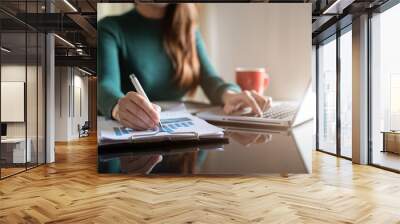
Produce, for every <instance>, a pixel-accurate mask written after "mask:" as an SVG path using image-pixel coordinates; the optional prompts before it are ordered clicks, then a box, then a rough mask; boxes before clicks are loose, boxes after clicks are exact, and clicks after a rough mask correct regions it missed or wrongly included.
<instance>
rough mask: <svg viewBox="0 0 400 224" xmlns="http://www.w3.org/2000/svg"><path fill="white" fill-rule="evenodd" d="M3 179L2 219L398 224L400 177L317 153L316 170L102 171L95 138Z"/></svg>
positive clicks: (68, 146)
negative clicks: (254, 173)
mask: <svg viewBox="0 0 400 224" xmlns="http://www.w3.org/2000/svg"><path fill="white" fill-rule="evenodd" d="M56 156H57V162H56V163H55V164H51V165H48V166H42V167H39V168H36V169H33V170H30V171H28V172H26V173H22V174H19V175H17V176H14V177H10V178H8V179H5V180H3V181H0V223H43V222H48V223H374V224H375V223H385V224H386V223H400V200H399V199H400V175H399V174H395V173H391V172H387V171H383V170H380V169H377V168H373V167H368V166H358V165H352V164H351V163H350V162H349V161H347V160H343V159H337V158H335V157H332V156H329V155H326V154H323V153H317V152H315V153H314V162H313V174H310V175H293V176H289V177H288V178H285V177H281V176H279V175H271V176H267V177H241V178H238V177H237V178H232V177H230V178H221V177H219V178H216V177H214V178H211V177H209V178H207V177H193V178H186V177H185V178H173V177H170V178H145V177H130V176H124V175H99V174H97V172H96V141H95V139H94V138H87V139H85V140H82V141H80V142H73V143H70V144H58V145H57V154H56Z"/></svg>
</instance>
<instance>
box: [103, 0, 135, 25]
mask: <svg viewBox="0 0 400 224" xmlns="http://www.w3.org/2000/svg"><path fill="white" fill-rule="evenodd" d="M133 7H134V4H133V1H132V3H97V21H99V20H101V19H102V18H104V17H106V16H113V15H120V14H123V13H125V12H127V11H129V10H131V9H132V8H133Z"/></svg>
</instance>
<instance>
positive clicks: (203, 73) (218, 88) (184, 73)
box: [97, 3, 270, 130]
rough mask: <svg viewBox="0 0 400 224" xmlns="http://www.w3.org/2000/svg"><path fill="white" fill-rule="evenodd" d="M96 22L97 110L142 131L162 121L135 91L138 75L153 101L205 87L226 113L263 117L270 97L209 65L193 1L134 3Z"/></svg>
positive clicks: (154, 110)
mask: <svg viewBox="0 0 400 224" xmlns="http://www.w3.org/2000/svg"><path fill="white" fill-rule="evenodd" d="M135 6H136V7H135V9H134V10H132V11H130V12H128V13H126V14H124V15H121V16H115V17H107V18H105V19H103V20H101V21H100V22H99V24H98V41H99V42H98V65H97V67H98V69H99V72H98V73H99V92H98V97H99V100H98V102H99V105H98V107H99V110H100V112H101V113H102V114H103V115H106V116H109V117H112V118H114V119H116V120H118V121H120V122H121V123H122V124H123V125H125V126H126V127H130V128H133V129H136V130H143V129H149V128H153V127H155V126H156V125H157V124H158V122H159V119H160V117H159V107H158V106H156V105H154V104H151V103H148V102H146V100H145V99H144V98H143V97H142V96H140V95H139V94H137V93H136V92H134V91H132V89H133V86H132V84H131V82H130V81H129V74H131V73H134V74H135V75H136V76H137V77H138V79H139V81H140V83H141V85H142V87H143V89H144V90H145V92H146V93H147V95H148V97H149V99H150V100H151V101H161V100H179V99H181V98H182V97H183V96H184V95H185V94H187V93H189V94H191V93H194V91H195V90H196V88H197V86H201V87H202V88H203V90H204V92H205V94H206V95H207V97H208V98H209V100H210V101H211V103H213V104H220V105H224V111H225V112H226V113H232V112H233V111H235V110H238V109H240V108H243V107H251V108H252V111H253V112H254V113H255V114H258V115H261V114H262V112H263V111H264V110H266V109H267V108H268V107H269V104H270V102H269V100H268V99H267V98H265V97H263V96H261V95H259V94H257V93H256V92H249V91H244V92H241V90H240V88H239V87H238V86H236V85H234V84H229V83H225V82H224V81H223V80H222V79H221V78H220V77H219V76H218V75H217V73H216V71H215V69H214V68H213V66H212V65H211V64H210V62H209V60H208V57H207V54H206V50H205V46H204V43H203V40H202V38H201V36H200V33H199V32H198V30H197V27H196V9H195V6H194V5H193V4H160V3H158V4H136V5H135Z"/></svg>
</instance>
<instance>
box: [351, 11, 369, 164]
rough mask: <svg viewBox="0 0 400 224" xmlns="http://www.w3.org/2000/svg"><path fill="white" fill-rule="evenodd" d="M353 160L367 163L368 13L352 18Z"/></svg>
mask: <svg viewBox="0 0 400 224" xmlns="http://www.w3.org/2000/svg"><path fill="white" fill-rule="evenodd" d="M352 42H353V114H352V115H353V116H352V117H353V130H352V132H353V138H352V139H353V140H352V146H353V154H352V156H353V162H354V163H358V164H367V163H368V15H362V16H360V17H358V18H356V19H354V20H353V41H352Z"/></svg>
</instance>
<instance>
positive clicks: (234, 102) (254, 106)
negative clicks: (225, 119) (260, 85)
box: [222, 90, 272, 116]
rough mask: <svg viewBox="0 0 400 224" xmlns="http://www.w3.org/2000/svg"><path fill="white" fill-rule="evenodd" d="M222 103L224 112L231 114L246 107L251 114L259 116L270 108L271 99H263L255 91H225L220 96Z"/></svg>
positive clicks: (263, 97)
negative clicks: (249, 109)
mask: <svg viewBox="0 0 400 224" xmlns="http://www.w3.org/2000/svg"><path fill="white" fill-rule="evenodd" d="M222 99H223V102H224V112H225V113H226V114H232V113H234V112H236V111H238V110H241V109H244V108H246V107H249V108H251V111H252V113H253V114H255V115H257V116H261V115H262V114H263V113H264V112H265V111H267V110H268V109H269V108H270V107H271V103H272V102H271V101H272V100H271V98H270V97H265V96H262V95H260V94H259V93H257V92H256V91H247V90H245V91H243V92H240V93H235V92H232V91H226V92H225V93H224V95H223V96H222Z"/></svg>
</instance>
